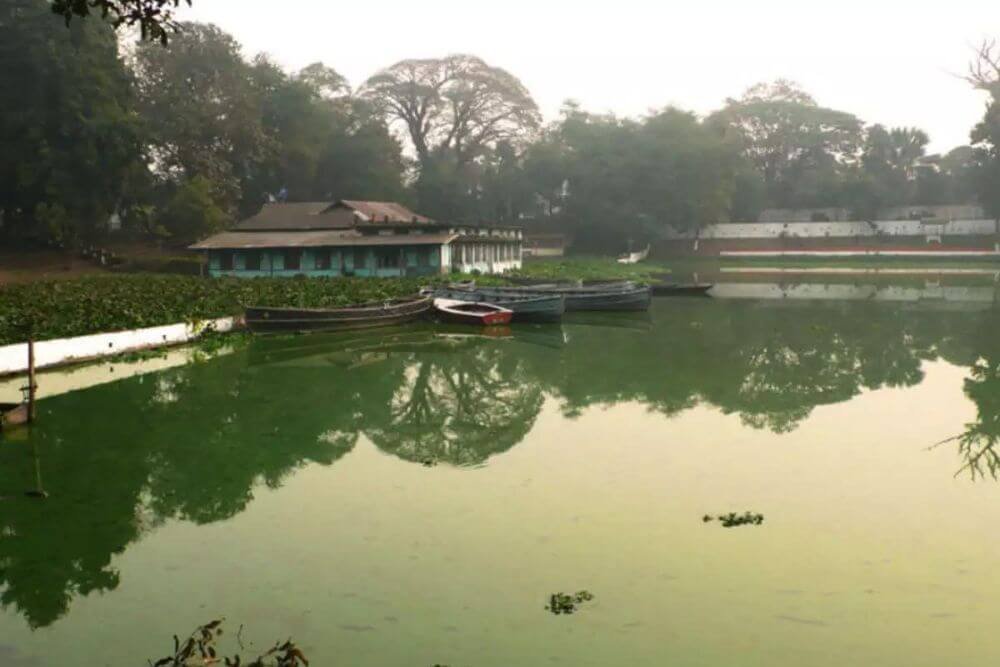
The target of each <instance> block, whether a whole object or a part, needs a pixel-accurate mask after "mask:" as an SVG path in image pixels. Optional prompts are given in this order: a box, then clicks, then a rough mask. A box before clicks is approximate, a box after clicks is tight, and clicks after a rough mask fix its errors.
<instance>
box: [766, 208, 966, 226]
mask: <svg viewBox="0 0 1000 667" xmlns="http://www.w3.org/2000/svg"><path fill="white" fill-rule="evenodd" d="M814 216H823V217H825V218H826V219H827V220H830V221H831V222H847V221H849V220H850V219H851V212H850V211H849V210H848V209H846V208H797V209H796V208H767V209H764V210H763V211H761V213H760V216H758V218H757V222H782V223H784V222H809V221H811V220H813V219H814ZM878 217H879V219H881V220H910V219H913V218H920V217H931V218H938V219H942V220H974V219H977V218H985V217H986V214H985V213H984V212H983V207H982V206H977V205H975V204H955V205H946V206H890V207H887V208H884V209H882V210H881V211H879V213H878Z"/></svg>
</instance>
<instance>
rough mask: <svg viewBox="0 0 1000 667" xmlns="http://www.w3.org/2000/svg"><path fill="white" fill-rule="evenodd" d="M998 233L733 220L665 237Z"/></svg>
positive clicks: (967, 223) (956, 226) (970, 224)
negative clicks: (697, 230)
mask: <svg viewBox="0 0 1000 667" xmlns="http://www.w3.org/2000/svg"><path fill="white" fill-rule="evenodd" d="M995 232H996V223H995V222H994V221H993V220H952V221H950V222H942V223H936V222H928V223H924V222H921V221H920V220H879V221H876V222H870V223H869V222H786V223H781V222H733V223H726V224H719V225H708V226H707V227H703V228H702V229H701V230H700V233H699V232H696V231H695V230H690V231H685V232H678V231H676V230H674V229H672V228H669V227H668V228H667V230H666V232H664V235H663V238H664V239H665V240H668V241H671V240H683V239H692V240H693V239H695V238H699V239H705V240H708V239H777V238H825V237H828V238H855V237H882V236H927V235H933V236H938V235H940V236H987V235H992V234H994V233H995Z"/></svg>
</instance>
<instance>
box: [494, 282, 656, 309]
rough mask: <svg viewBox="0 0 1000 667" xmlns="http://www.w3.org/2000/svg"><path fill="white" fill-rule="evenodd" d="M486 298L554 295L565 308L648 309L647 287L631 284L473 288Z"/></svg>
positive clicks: (650, 296)
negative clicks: (570, 287)
mask: <svg viewBox="0 0 1000 667" xmlns="http://www.w3.org/2000/svg"><path fill="white" fill-rule="evenodd" d="M477 292H478V293H479V294H481V295H482V296H483V297H484V298H485V299H486V300H487V301H489V300H490V299H491V298H494V297H496V298H503V297H504V296H509V295H512V294H515V295H522V296H524V295H534V296H545V295H552V294H558V295H562V296H563V297H564V298H565V299H566V311H567V312H569V311H580V310H603V311H629V312H631V311H643V310H649V306H650V303H651V301H652V292H651V290H650V288H649V287H631V288H619V289H599V288H593V287H581V288H576V289H556V290H548V289H537V288H535V289H532V288H527V287H511V288H504V287H501V288H481V289H479V290H477Z"/></svg>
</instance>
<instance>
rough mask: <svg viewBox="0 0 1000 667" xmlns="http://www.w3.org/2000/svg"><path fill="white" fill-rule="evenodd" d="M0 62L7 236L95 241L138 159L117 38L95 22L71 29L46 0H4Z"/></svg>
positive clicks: (0, 187)
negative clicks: (92, 239) (50, 9)
mask: <svg viewBox="0 0 1000 667" xmlns="http://www.w3.org/2000/svg"><path fill="white" fill-rule="evenodd" d="M0 62H3V67H2V68H0V146H2V148H0V211H2V212H3V216H4V226H3V230H2V232H3V233H4V234H5V235H8V236H19V237H26V236H34V237H42V238H46V237H49V238H52V237H53V233H54V237H55V238H56V239H57V240H59V241H60V242H63V243H67V244H73V243H76V242H78V241H80V240H82V239H86V238H90V237H93V236H94V235H95V234H97V233H98V232H99V231H100V230H101V228H102V226H104V225H105V224H106V222H107V220H108V216H109V215H110V214H111V213H112V212H113V211H114V210H115V208H116V206H117V204H118V201H119V199H120V197H121V194H122V182H123V180H124V178H125V174H126V172H128V171H129V170H130V168H131V167H132V166H133V165H134V164H135V163H136V162H137V160H138V159H139V156H140V150H139V148H140V143H139V124H138V122H137V118H136V116H135V114H134V113H133V111H132V95H131V92H130V85H129V75H128V73H127V72H126V70H125V67H124V66H123V64H122V62H121V60H120V59H119V56H118V45H117V42H116V40H115V35H114V32H113V31H112V29H111V28H110V27H109V26H107V25H105V24H103V23H99V22H81V23H74V24H73V25H72V26H70V28H69V29H68V30H67V29H66V28H65V27H63V26H62V25H60V24H59V23H58V22H57V21H53V20H52V15H51V13H50V12H49V6H48V3H47V2H45V1H44V0H0ZM38 214H41V216H42V218H44V220H41V221H40V220H39V218H38ZM40 223H41V224H40Z"/></svg>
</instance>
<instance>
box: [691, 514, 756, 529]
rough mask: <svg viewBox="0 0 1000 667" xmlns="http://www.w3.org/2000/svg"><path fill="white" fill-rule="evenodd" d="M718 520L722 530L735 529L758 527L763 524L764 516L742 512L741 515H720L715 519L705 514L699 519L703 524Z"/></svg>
mask: <svg viewBox="0 0 1000 667" xmlns="http://www.w3.org/2000/svg"><path fill="white" fill-rule="evenodd" d="M716 519H718V521H719V523H721V524H722V527H723V528H736V527H737V526H759V525H761V524H762V523H764V515H763V514H757V513H755V512H744V513H743V514H737V513H736V512H730V513H729V514H720V515H719V516H717V517H714V518H713V517H712V516H711V515H709V514H706V515H705V516H703V517H702V518H701V520H702V521H704V522H705V523H709V522H711V521H714V520H716Z"/></svg>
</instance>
